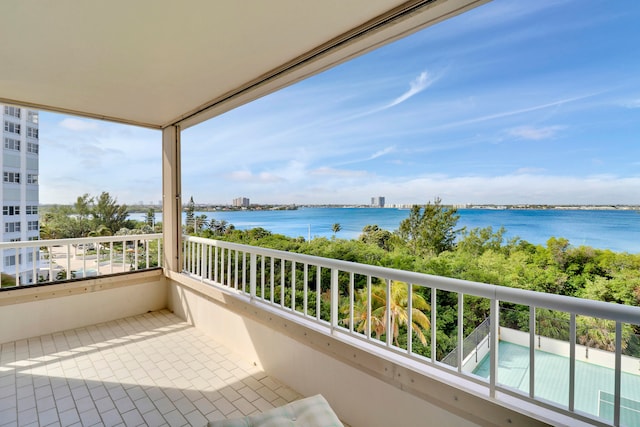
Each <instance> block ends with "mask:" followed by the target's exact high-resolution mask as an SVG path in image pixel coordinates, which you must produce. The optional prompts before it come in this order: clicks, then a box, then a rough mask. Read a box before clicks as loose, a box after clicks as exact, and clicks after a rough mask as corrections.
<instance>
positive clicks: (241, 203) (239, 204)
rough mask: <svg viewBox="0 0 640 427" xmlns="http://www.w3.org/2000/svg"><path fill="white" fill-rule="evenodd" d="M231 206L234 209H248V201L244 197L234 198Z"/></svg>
mask: <svg viewBox="0 0 640 427" xmlns="http://www.w3.org/2000/svg"><path fill="white" fill-rule="evenodd" d="M233 206H234V207H236V208H248V207H249V199H248V198H246V197H236V198H235V199H233Z"/></svg>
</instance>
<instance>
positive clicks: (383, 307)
mask: <svg viewBox="0 0 640 427" xmlns="http://www.w3.org/2000/svg"><path fill="white" fill-rule="evenodd" d="M408 296H409V286H408V285H407V284H406V283H404V282H398V281H392V282H391V299H390V304H389V309H390V310H389V316H387V288H386V286H385V285H374V286H372V287H371V333H372V334H373V335H374V336H375V338H376V339H380V337H381V336H382V335H383V334H385V333H386V331H387V318H389V320H390V321H391V324H390V326H391V328H390V329H391V334H392V337H393V343H394V344H395V345H397V346H399V345H400V344H399V342H398V336H399V335H400V326H408V322H409V310H408V305H409V304H408V301H409V298H408ZM368 306H369V301H368V298H367V290H366V289H360V290H358V291H357V293H356V297H355V298H354V305H353V324H354V329H355V330H356V331H357V332H364V331H365V330H366V327H367V318H368ZM425 310H427V311H428V310H431V307H430V306H429V303H428V302H427V301H426V300H425V299H424V297H422V295H420V294H418V293H416V292H412V295H411V325H410V329H411V330H412V331H413V333H415V334H416V336H417V337H418V339H419V340H420V342H421V343H422V344H423V345H426V344H427V338H426V337H425V332H426V330H427V329H429V328H430V327H431V322H430V321H429V317H428V316H427V315H426V314H425V312H424V311H425ZM340 312H341V313H342V314H343V315H346V317H343V319H342V323H343V324H348V322H349V314H350V313H349V301H348V299H345V300H343V304H342V306H341V308H340Z"/></svg>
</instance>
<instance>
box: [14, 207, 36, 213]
mask: <svg viewBox="0 0 640 427" xmlns="http://www.w3.org/2000/svg"><path fill="white" fill-rule="evenodd" d="M16 207H17V208H19V207H20V206H16ZM37 214H38V205H33V206H32V205H27V215H37Z"/></svg>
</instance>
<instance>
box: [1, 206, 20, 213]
mask: <svg viewBox="0 0 640 427" xmlns="http://www.w3.org/2000/svg"><path fill="white" fill-rule="evenodd" d="M2 215H20V206H3V207H2Z"/></svg>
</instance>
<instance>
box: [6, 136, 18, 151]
mask: <svg viewBox="0 0 640 427" xmlns="http://www.w3.org/2000/svg"><path fill="white" fill-rule="evenodd" d="M4 148H6V149H8V150H16V151H20V141H19V140H17V139H13V138H5V139H4Z"/></svg>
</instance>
